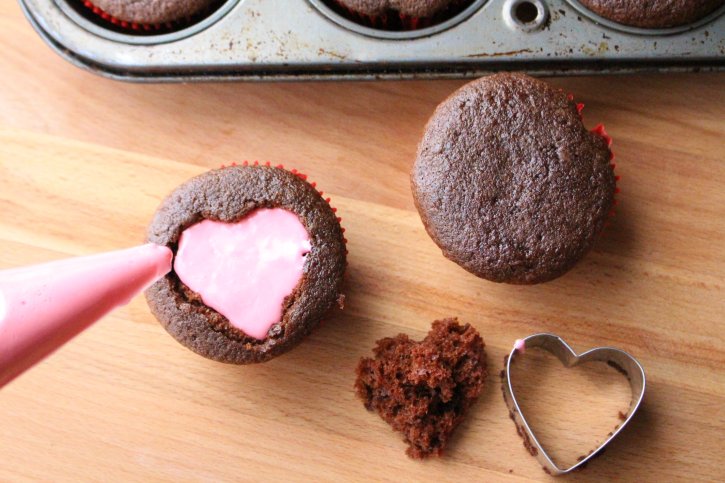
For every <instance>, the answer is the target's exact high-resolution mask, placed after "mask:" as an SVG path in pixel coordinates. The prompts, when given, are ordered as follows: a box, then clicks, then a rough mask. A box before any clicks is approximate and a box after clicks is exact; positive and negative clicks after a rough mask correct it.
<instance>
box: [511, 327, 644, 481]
mask: <svg viewBox="0 0 725 483" xmlns="http://www.w3.org/2000/svg"><path fill="white" fill-rule="evenodd" d="M532 348H539V349H543V350H545V351H547V352H550V353H552V354H554V355H555V356H556V357H557V358H558V359H559V360H560V361H561V362H562V364H564V367H567V368H569V367H574V366H577V365H579V364H584V363H586V362H592V361H601V362H606V363H607V364H608V365H610V366H612V367H614V368H615V369H616V370H617V371H619V372H620V373H621V374H623V375H624V376H626V377H627V379H628V380H629V384H630V386H632V402H631V404H630V406H629V411H628V412H627V416H626V419H625V420H624V421H623V422H622V423H621V424H620V425H619V427H618V428H617V429H616V430H615V431H613V432H612V433H609V438H608V439H607V440H606V441H604V443H602V444H601V446H599V447H598V448H597V449H596V450H594V451H592V452H591V453H590V454H589V455H588V456H586V457H585V458H583V459H582V460H581V461H579V462H578V463H577V464H575V465H574V466H572V467H570V468H568V469H561V468H559V467H558V466H556V465H555V464H554V462H553V461H551V458H549V455H548V454H546V451H545V450H544V448H542V447H541V444H540V443H539V441H538V440H537V439H536V436H534V433H533V432H532V431H531V428H530V427H529V425H528V423H527V422H526V418H524V415H523V414H521V409H520V408H519V404H518V402H517V401H516V397H515V396H514V392H513V388H512V387H511V361H512V359H513V358H514V356H515V355H516V353H517V352H520V351H521V352H522V351H523V350H525V349H532ZM501 379H502V384H503V388H502V389H503V396H504V399H505V400H506V404H507V405H508V407H509V414H510V416H511V419H513V420H514V423H516V430H517V431H518V433H519V435H520V436H521V437H522V438H523V439H524V446H526V449H528V450H529V452H530V453H531V454H532V455H533V456H536V458H537V459H538V460H539V463H541V465H542V466H543V467H544V471H545V472H547V473H549V474H551V475H563V474H565V473H569V472H571V471H573V470H575V469H577V468H583V467H584V466H586V465H587V463H588V462H589V461H590V460H592V459H593V458H595V457H596V456H598V455H599V454H600V453H601V451H602V450H603V449H604V447H605V446H607V445H608V444H609V442H610V441H612V439H614V437H615V436H617V434H619V432H620V431H622V429H624V427H625V426H626V425H627V423H629V420H630V419H632V416H634V413H635V412H636V411H637V409H638V408H639V405H640V403H641V402H642V397H643V396H644V389H645V385H646V382H645V376H644V370H643V369H642V366H640V365H639V363H638V362H637V361H636V360H635V359H634V357H632V356H631V355H629V354H627V353H626V352H624V351H621V350H619V349H612V348H610V347H600V348H598V349H592V350H590V351H588V352H585V353H583V354H582V355H580V356H578V355H576V353H575V352H574V351H573V350H572V349H571V347H569V346H568V345H567V343H566V342H564V340H563V339H562V338H561V337H558V336H555V335H552V334H537V335H532V336H530V337H527V338H526V339H524V340H523V341H517V346H516V347H514V349H513V350H512V351H511V353H510V354H509V355H508V356H507V357H506V369H505V370H504V371H503V372H502V373H501Z"/></svg>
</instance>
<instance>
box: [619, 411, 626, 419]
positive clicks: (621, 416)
mask: <svg viewBox="0 0 725 483" xmlns="http://www.w3.org/2000/svg"><path fill="white" fill-rule="evenodd" d="M618 416H619V419H621V420H622V421H625V420H626V419H627V415H626V414H624V413H623V412H622V411H619V414H618Z"/></svg>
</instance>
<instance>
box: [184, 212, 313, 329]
mask: <svg viewBox="0 0 725 483" xmlns="http://www.w3.org/2000/svg"><path fill="white" fill-rule="evenodd" d="M310 250H311V245H310V237H309V234H308V233H307V230H306V229H305V227H304V226H303V225H302V223H301V222H300V220H299V218H298V217H297V215H295V214H294V213H292V212H290V211H287V210H284V209H281V208H272V209H268V208H260V209H257V210H254V211H253V212H251V213H250V214H249V215H247V216H246V217H245V218H243V219H242V220H241V221H239V222H237V223H222V222H218V221H211V220H204V221H202V222H200V223H197V224H196V225H192V226H191V227H189V228H187V229H186V230H184V232H183V233H182V234H181V239H180V240H179V250H178V252H177V254H176V260H175V262H174V269H175V270H176V274H177V275H178V276H179V278H180V279H181V281H182V282H184V284H185V285H186V286H187V287H189V288H190V289H191V290H193V291H194V292H196V293H198V294H199V295H200V296H201V298H202V300H203V301H204V303H205V304H206V305H208V306H209V307H211V308H213V309H214V310H216V311H217V312H219V313H220V314H222V315H223V316H225V317H226V318H227V319H228V320H229V322H230V323H231V324H232V325H233V326H234V327H236V328H238V329H239V330H241V331H242V332H244V333H245V334H246V335H248V336H250V337H254V338H255V339H257V340H264V339H265V338H266V337H267V334H268V332H269V329H270V328H271V327H272V326H273V325H274V324H276V323H279V322H280V321H281V320H282V304H283V302H284V299H285V297H287V296H288V295H290V294H291V293H292V291H293V290H294V289H295V287H296V286H297V284H298V283H299V281H300V278H301V277H302V273H303V268H304V264H305V255H306V254H307V253H309V251H310Z"/></svg>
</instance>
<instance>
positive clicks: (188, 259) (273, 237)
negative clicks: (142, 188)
mask: <svg viewBox="0 0 725 483" xmlns="http://www.w3.org/2000/svg"><path fill="white" fill-rule="evenodd" d="M335 212H336V209H335V208H332V207H331V206H330V204H329V198H328V199H324V198H323V197H322V192H318V191H317V189H316V187H315V185H314V183H308V182H307V181H306V176H305V175H302V174H299V173H296V171H293V172H290V171H286V170H285V169H283V167H282V166H281V165H280V166H278V167H274V166H269V165H266V166H261V165H258V164H254V165H248V164H245V165H242V166H230V167H226V168H222V169H218V170H214V171H210V172H207V173H204V174H202V175H200V176H197V177H195V178H192V179H191V180H189V181H187V182H186V183H184V184H183V185H181V186H179V187H178V188H177V189H176V190H174V191H173V192H172V193H171V194H170V195H169V196H168V197H167V198H166V199H165V200H164V201H163V202H162V203H161V205H160V206H159V208H158V209H157V211H156V213H155V214H154V217H153V219H152V221H151V224H150V225H149V228H148V230H147V235H146V240H147V241H148V242H151V243H155V244H157V245H161V246H167V247H169V248H170V249H171V250H172V252H173V253H174V262H173V270H172V271H171V272H170V273H169V274H168V275H166V276H165V277H164V278H162V279H161V280H159V281H158V282H156V283H155V284H154V285H152V286H151V287H150V288H149V289H148V290H147V291H146V299H147V301H148V304H149V307H150V308H151V312H152V313H153V314H154V316H156V318H157V319H158V320H159V322H161V324H162V325H163V326H164V328H165V329H166V330H167V331H168V332H169V333H170V334H171V335H172V336H173V337H174V338H175V339H176V340H177V341H178V342H180V343H181V344H182V345H184V346H186V347H187V348H189V349H191V350H192V351H194V352H196V353H197V354H199V355H202V356H204V357H207V358H209V359H213V360H216V361H219V362H225V363H231V364H248V363H255V362H265V361H267V360H269V359H272V358H274V357H277V356H279V355H281V354H283V353H285V352H287V351H289V350H291V349H292V348H294V347H295V346H297V345H298V344H299V343H300V342H302V341H303V340H304V339H305V338H306V337H307V336H309V335H310V334H311V333H312V332H313V331H314V330H315V329H316V328H317V326H318V325H319V324H320V322H321V321H322V319H323V318H324V317H325V316H326V315H327V314H328V313H329V311H330V310H331V309H332V308H333V306H335V305H339V306H340V307H341V308H342V307H343V305H344V299H345V297H344V295H343V294H342V291H341V290H342V283H343V276H344V273H345V266H346V264H347V262H346V254H347V250H346V248H345V244H346V241H347V240H345V238H344V235H343V231H344V230H343V229H342V228H341V226H340V218H338V217H337V215H336V213H335Z"/></svg>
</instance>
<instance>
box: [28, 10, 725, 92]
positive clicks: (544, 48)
mask: <svg viewBox="0 0 725 483" xmlns="http://www.w3.org/2000/svg"><path fill="white" fill-rule="evenodd" d="M19 1H20V4H21V6H22V8H23V10H24V11H25V14H26V16H27V17H28V19H29V20H30V22H31V23H32V24H33V26H34V27H35V28H36V30H37V31H38V33H39V34H40V35H41V36H42V37H43V38H44V39H45V41H46V42H47V43H48V44H49V45H50V46H51V47H53V48H54V49H55V50H56V51H57V52H58V53H59V54H60V55H62V56H63V57H64V58H66V59H67V60H69V61H70V62H72V63H74V64H75V65H78V66H79V67H82V68H85V69H87V70H89V71H91V72H94V73H97V74H99V75H103V76H106V77H110V78H114V79H123V80H130V81H140V82H172V81H180V82H190V81H221V80H235V81H236V80H341V79H354V80H370V79H413V78H468V77H477V76H481V75H484V74H487V73H492V72H501V71H518V72H527V73H529V74H533V75H574V74H597V73H628V72H641V71H657V72H669V71H677V72H683V71H685V72H686V71H700V70H723V68H725V15H722V14H723V12H725V8H721V9H719V10H718V11H716V12H714V13H713V14H712V15H710V16H708V17H707V18H705V19H702V20H701V21H699V22H697V23H695V24H692V25H687V26H683V27H678V28H673V29H662V30H653V29H637V28H631V27H626V26H623V25H619V24H616V23H614V22H610V21H607V20H606V19H603V18H601V17H598V16H597V15H595V14H594V13H592V12H590V11H588V10H587V9H586V8H585V7H584V6H582V5H581V4H580V3H579V2H578V1H577V0H476V1H475V2H473V4H472V5H471V6H470V7H468V8H467V9H466V10H464V11H463V12H462V13H461V14H459V15H458V16H456V17H454V18H452V19H450V20H448V21H447V22H445V23H442V24H439V25H434V26H432V27H428V28H426V29H421V30H416V31H412V32H384V31H380V30H375V29H372V28H369V27H364V26H361V25H358V24H356V23H354V22H351V21H349V20H346V19H344V18H341V17H340V16H338V15H337V14H336V13H335V12H334V11H333V10H332V9H330V8H328V7H327V6H326V5H325V3H324V2H323V0H227V2H226V3H225V4H224V5H222V6H221V7H220V8H219V9H218V10H216V11H215V12H214V13H213V14H211V16H209V17H208V18H206V19H204V20H202V21H201V22H199V23H197V24H194V25H192V26H190V27H187V28H184V29H182V30H179V31H176V32H172V33H167V34H162V35H144V36H137V35H132V34H125V33H119V32H113V31H111V30H109V29H106V28H104V27H103V26H102V25H101V24H98V23H94V22H91V21H90V20H88V19H87V18H86V17H84V16H83V15H81V14H79V13H78V10H77V9H75V8H73V7H72V6H71V4H70V3H69V2H72V1H76V0H19ZM521 3H525V4H526V5H525V6H524V8H525V9H528V12H529V14H530V18H524V19H523V20H522V19H521V18H520V17H521V15H517V13H519V14H520V12H521V10H520V9H519V7H520V5H521ZM517 9H518V10H517ZM532 12H533V14H531V13H532Z"/></svg>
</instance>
